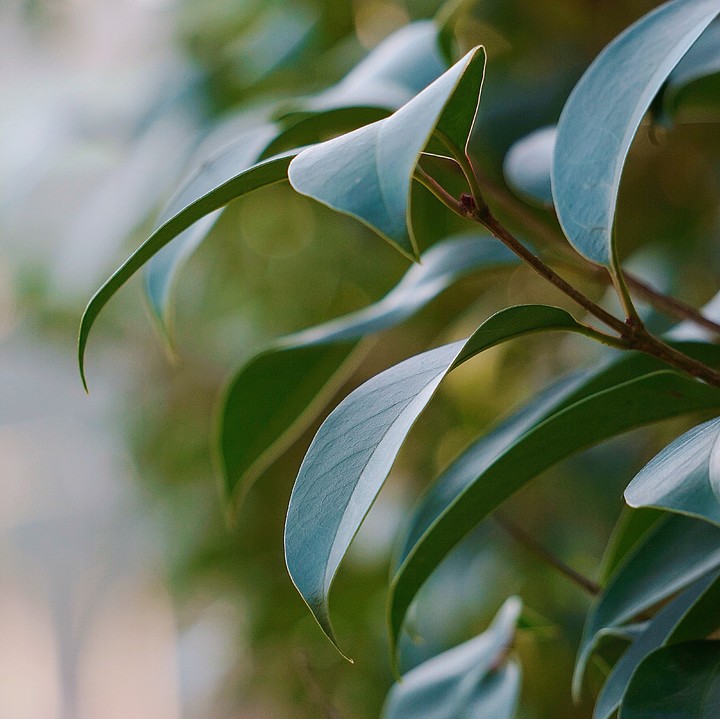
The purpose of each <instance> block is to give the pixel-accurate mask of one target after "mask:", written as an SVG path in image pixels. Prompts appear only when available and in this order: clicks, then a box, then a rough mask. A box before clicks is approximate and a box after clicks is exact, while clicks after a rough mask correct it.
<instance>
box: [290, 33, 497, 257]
mask: <svg viewBox="0 0 720 719" xmlns="http://www.w3.org/2000/svg"><path fill="white" fill-rule="evenodd" d="M484 70H485V51H484V50H483V48H480V47H478V48H475V49H474V50H472V51H470V52H469V53H468V54H467V55H466V56H465V57H464V58H463V59H462V60H461V61H460V62H458V63H456V64H455V65H453V67H451V68H450V69H449V70H448V71H447V72H445V73H444V74H443V75H441V76H440V77H439V78H438V79H437V80H435V82H433V83H432V84H431V85H429V86H428V87H426V88H425V89H424V90H423V91H422V92H421V93H420V94H419V95H417V96H416V97H414V98H413V99H412V100H410V102H408V103H407V104H406V105H403V107H401V108H400V109H399V110H398V111H397V112H395V113H394V114H392V115H391V116H390V117H388V118H386V119H384V120H379V121H378V122H374V123H372V124H371V125H366V126H365V127H361V128H360V129H358V130H355V131H353V132H350V133H348V134H347V135H341V136H340V137H336V138H334V139H333V140H329V141H327V142H323V143H321V144H319V145H315V146H313V147H310V148H308V149H306V150H304V151H303V152H301V153H300V154H299V155H298V156H297V157H296V158H295V159H294V160H293V161H292V163H291V164H290V169H289V172H288V177H289V179H290V183H291V184H292V186H293V187H294V188H295V189H296V190H297V191H298V192H300V193H301V194H303V195H308V196H309V197H312V198H314V199H315V200H317V201H318V202H322V203H323V204H325V205H327V206H328V207H330V208H332V209H334V210H337V211H339V212H343V213H345V214H347V215H350V216H351V217H355V218H356V219H358V220H360V221H361V222H363V223H364V224H366V225H367V226H368V227H370V228H371V229H373V230H374V231H375V232H377V233H378V234H379V235H380V236H381V237H383V238H384V239H386V240H387V241H388V242H390V243H391V244H392V245H394V246H395V247H397V248H398V249H399V250H400V251H401V252H402V253H403V254H405V255H407V256H409V257H410V258H412V259H414V258H415V257H416V256H417V248H416V244H415V241H414V238H413V235H412V228H411V226H410V222H409V211H410V199H409V198H410V186H411V183H412V176H413V173H414V171H415V166H416V165H417V163H418V158H419V157H420V153H421V152H422V150H423V148H424V147H425V145H426V144H427V142H428V140H429V139H430V136H431V135H432V133H433V131H435V130H436V128H437V129H438V130H439V131H441V132H442V133H443V135H445V136H446V137H448V138H449V140H450V141H451V142H453V143H454V144H455V145H456V146H457V147H460V148H464V146H465V143H466V141H467V137H468V135H469V132H470V128H471V126H472V123H473V120H474V116H475V111H476V109H477V103H478V98H479V94H480V88H481V86H482V80H483V75H484Z"/></svg>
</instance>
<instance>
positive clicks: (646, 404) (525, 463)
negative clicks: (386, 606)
mask: <svg viewBox="0 0 720 719" xmlns="http://www.w3.org/2000/svg"><path fill="white" fill-rule="evenodd" d="M640 366H642V365H640ZM630 367H632V365H630V366H628V365H625V366H623V365H622V364H619V365H618V366H615V367H610V368H609V369H608V370H607V372H606V373H605V375H604V376H603V375H601V376H600V377H592V378H591V381H590V382H587V383H586V384H585V385H583V386H581V389H580V390H578V394H581V393H582V391H587V390H588V389H589V387H591V386H592V383H595V385H596V386H598V385H599V386H602V384H603V383H604V382H608V381H609V378H610V377H612V376H613V374H614V375H616V376H622V374H623V373H624V372H625V371H627V370H628V369H630ZM563 399H564V400H565V398H563ZM565 401H567V400H565ZM713 406H715V407H717V406H720V391H718V390H716V389H713V388H709V387H707V386H706V385H703V384H700V383H698V382H695V381H693V380H690V379H687V378H685V377H681V376H680V375H677V374H675V373H674V372H666V371H661V372H655V373H652V374H649V375H645V376H642V377H639V378H637V379H634V380H630V381H629V382H625V383H621V384H615V385H613V386H611V387H610V388H609V389H604V390H602V391H597V393H596V394H591V395H590V396H587V397H584V398H582V399H580V400H579V401H576V402H575V403H574V404H571V405H570V406H566V407H564V408H563V409H561V410H560V411H555V413H554V414H551V415H550V416H549V417H547V418H546V419H544V420H543V421H541V422H540V423H539V424H536V425H535V426H532V427H531V428H530V429H528V430H527V431H526V432H524V433H518V432H517V430H516V429H515V427H513V426H512V423H513V422H514V421H516V420H515V419H513V420H511V421H510V424H509V426H508V425H506V427H508V431H507V434H506V433H505V432H504V431H503V430H501V431H500V432H499V433H498V434H497V435H496V436H491V437H490V439H489V440H488V441H487V442H486V441H485V440H484V438H483V439H482V440H480V441H479V442H478V443H476V445H474V446H472V447H471V448H470V450H468V451H466V452H465V453H464V454H463V455H461V457H460V459H459V460H457V461H456V462H455V463H454V464H453V465H451V468H450V469H449V470H447V471H446V472H445V473H444V475H443V476H441V478H440V479H439V480H438V484H439V486H440V489H439V490H438V489H435V488H433V489H431V494H430V500H429V501H428V500H426V501H425V502H424V503H423V505H422V506H421V508H420V510H419V511H418V513H417V514H416V520H415V521H416V525H417V527H416V528H415V529H414V530H411V531H412V532H413V534H414V537H415V536H416V537H417V539H416V540H415V541H414V542H410V543H408V545H409V544H412V549H410V550H409V551H407V556H406V557H405V558H404V561H403V563H402V565H401V566H400V568H399V569H398V570H397V572H396V573H395V576H394V578H393V581H392V584H391V590H390V626H391V640H392V642H393V647H396V646H397V640H398V638H399V636H400V631H401V629H402V624H403V621H404V618H405V615H406V613H407V611H408V608H409V606H410V603H411V602H412V600H413V599H414V597H415V595H416V594H417V592H418V591H419V589H420V587H421V586H422V585H423V583H424V582H425V580H426V579H427V578H428V577H429V576H430V574H432V572H433V571H434V569H435V568H436V567H437V566H438V565H439V564H440V562H441V561H442V560H443V559H444V558H445V557H446V556H447V555H448V554H449V553H450V551H451V550H452V549H453V548H454V547H455V546H456V545H457V543H458V542H459V541H460V540H461V539H462V538H463V537H464V536H465V535H466V534H467V533H468V532H469V531H470V530H471V529H472V528H473V527H475V526H476V525H477V524H478V523H479V522H480V520H482V519H483V518H484V517H486V516H487V515H488V514H489V513H490V512H492V511H493V510H494V509H496V508H497V507H498V506H499V505H500V504H501V503H502V502H503V501H504V500H505V499H507V498H508V497H510V496H511V495H512V494H513V493H514V492H515V491H517V490H518V489H520V488H521V487H522V486H523V485H524V484H525V483H526V482H528V481H529V480H531V479H533V478H534V477H536V476H537V475H538V474H540V472H542V471H544V470H545V469H548V468H549V467H551V466H552V465H554V464H556V463H557V462H559V461H560V460H562V459H564V458H566V457H569V456H570V455H572V454H574V453H575V452H578V451H580V450H581V449H584V448H586V447H589V446H592V445H594V444H597V443H599V442H602V441H603V440H606V439H609V438H610V437H614V436H616V435H618V434H622V433H623V432H626V431H628V430H630V429H633V428H635V427H639V426H641V425H643V424H649V423H651V422H657V421H659V420H661V419H665V418H668V417H673V416H676V415H679V414H683V413H686V412H690V411H693V410H698V409H707V408H710V407H713ZM533 411H535V410H533ZM540 414H541V416H542V413H541V412H540ZM519 421H520V425H521V429H524V427H523V426H522V425H523V420H522V419H520V420H519ZM503 429H504V428H503ZM518 434H520V436H518ZM414 537H413V539H414Z"/></svg>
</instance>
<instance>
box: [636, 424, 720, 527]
mask: <svg viewBox="0 0 720 719" xmlns="http://www.w3.org/2000/svg"><path fill="white" fill-rule="evenodd" d="M719 438H720V419H713V420H710V421H709V422H704V423H703V424H701V425H698V426H697V427H694V428H693V429H691V430H689V431H688V432H686V433H685V434H683V435H682V436H680V437H678V438H677V439H676V440H674V441H673V442H671V443H670V444H669V445H668V446H667V447H665V448H664V449H663V450H662V451H661V452H660V453H659V454H658V455H656V456H655V457H654V458H653V459H651V460H650V462H648V464H646V465H645V466H644V467H643V468H642V469H641V470H640V472H638V474H637V475H636V476H635V478H634V479H633V480H632V482H630V484H629V485H628V486H627V488H626V489H625V501H626V502H627V503H628V504H629V505H630V506H631V507H657V508H658V509H668V510H670V511H672V512H680V513H681V514H688V515H691V516H695V517H699V518H701V519H707V520H708V521H710V522H713V523H714V524H718V525H720V500H719V499H718V493H717V485H718V477H717V474H718V471H719V470H720V467H719V466H718V463H717V461H718V458H717V445H718V439H719ZM713 454H714V456H715V459H714V461H713Z"/></svg>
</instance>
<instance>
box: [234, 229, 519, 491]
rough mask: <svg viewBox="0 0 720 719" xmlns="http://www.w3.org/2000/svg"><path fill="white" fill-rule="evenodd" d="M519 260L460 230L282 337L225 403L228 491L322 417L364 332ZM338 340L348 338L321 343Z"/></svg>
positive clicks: (237, 381)
mask: <svg viewBox="0 0 720 719" xmlns="http://www.w3.org/2000/svg"><path fill="white" fill-rule="evenodd" d="M517 261H518V260H517V258H516V257H515V255H514V254H513V253H512V252H510V251H509V250H508V249H507V248H506V247H505V246H504V245H502V244H500V243H499V242H497V241H495V240H492V239H490V238H488V237H483V236H482V235H478V234H467V235H460V236H456V237H454V238H451V239H448V240H445V241H443V242H440V243H438V244H437V245H434V246H433V247H431V248H430V249H429V250H428V251H427V252H425V253H424V254H423V256H422V260H421V263H419V264H414V265H412V266H411V267H410V269H409V270H408V272H407V273H406V274H405V276H404V277H403V278H402V280H401V281H400V282H399V283H398V285H397V286H396V287H395V288H394V289H392V290H391V291H390V292H389V293H388V294H387V295H385V297H383V298H382V299H381V300H380V301H378V302H376V303H375V304H372V305H370V306H369V307H366V308H364V309H362V310H359V311H357V312H352V313H350V314H348V315H345V316H343V317H339V318H337V319H334V320H331V321H329V322H326V323H324V324H322V325H319V326H317V327H313V328H311V329H307V330H303V331H301V332H298V333H296V334H292V335H289V336H287V337H283V338H281V339H279V340H278V341H277V342H275V343H274V344H273V345H272V346H271V347H269V348H268V349H267V350H265V351H264V352H262V353H261V354H259V355H257V356H255V357H253V358H252V359H251V360H250V361H249V362H248V363H246V364H245V365H244V366H243V367H242V368H241V369H240V370H239V372H238V373H237V374H236V375H235V377H234V378H233V380H232V382H231V384H230V386H229V389H228V391H227V395H226V398H225V401H224V403H223V409H222V416H221V420H220V453H221V462H222V467H223V476H224V486H225V494H226V497H227V498H228V499H232V498H235V499H237V500H239V499H241V497H242V495H244V493H245V492H246V491H247V489H248V488H249V487H250V485H251V484H252V482H253V481H254V480H255V479H256V478H257V477H258V476H259V475H260V474H261V473H262V472H263V471H264V470H265V469H266V468H267V467H268V466H269V465H270V464H271V463H272V462H273V461H274V459H276V458H277V456H278V454H279V452H281V451H282V450H283V449H284V448H286V447H287V446H288V444H289V443H290V442H292V441H293V440H294V439H295V438H297V436H298V434H299V432H301V431H302V430H303V429H304V428H305V427H306V426H307V423H308V422H310V421H311V420H312V419H313V418H314V417H315V416H316V415H317V412H318V411H320V409H321V408H322V407H323V406H324V403H325V401H326V400H327V399H328V396H329V395H331V394H332V393H333V392H334V391H335V390H336V389H337V385H338V383H339V381H341V380H342V378H344V377H345V376H346V374H347V372H346V369H352V367H354V362H350V363H348V362H347V359H348V357H349V356H350V354H351V352H352V350H353V348H354V347H355V343H356V342H357V341H358V340H359V339H360V338H362V337H365V336H366V335H369V334H373V333H376V332H380V331H381V330H384V329H387V328H389V327H393V326H395V325H397V324H399V323H400V322H402V321H404V320H405V319H407V318H408V317H411V316H412V315H413V314H415V313H416V312H418V311H419V310H420V309H422V308H423V307H424V306H425V305H427V303H428V302H430V301H431V300H432V299H433V298H435V297H437V295H439V294H440V293H441V292H442V291H443V290H445V289H446V288H447V287H448V286H450V285H451V284H452V283H453V282H455V281H456V280H458V279H460V278H461V277H463V276H464V275H466V274H469V273H471V272H473V271H476V270H478V269H481V268H492V267H499V266H503V265H514V264H516V263H517ZM335 343H346V344H345V346H344V347H343V348H327V347H324V346H326V345H329V344H335ZM258 412H260V413H261V415H262V416H260V415H259V414H258Z"/></svg>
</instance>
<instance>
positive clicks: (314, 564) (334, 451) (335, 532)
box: [285, 305, 586, 643]
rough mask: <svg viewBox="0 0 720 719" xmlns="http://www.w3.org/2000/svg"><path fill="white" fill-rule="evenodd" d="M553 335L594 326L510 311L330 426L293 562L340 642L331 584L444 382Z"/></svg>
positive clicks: (313, 452) (524, 309)
mask: <svg viewBox="0 0 720 719" xmlns="http://www.w3.org/2000/svg"><path fill="white" fill-rule="evenodd" d="M548 330H565V331H571V332H580V333H584V332H585V331H586V328H584V327H583V326H582V325H580V324H578V323H577V322H576V321H575V320H574V319H573V318H572V316H571V315H569V314H568V313H567V312H566V311H565V310H562V309H559V308H557V307H546V306H544V305H525V306H519V307H510V308H508V309H506V310H502V311H501V312H498V313H497V314H495V315H493V316H492V317H490V318H489V319H488V320H486V321H485V322H484V323H483V324H482V325H480V327H479V328H478V329H477V330H476V331H475V333H474V334H473V335H472V337H470V338H469V339H468V340H466V341H461V342H454V343H452V344H449V345H444V346H442V347H438V348H436V349H434V350H430V351H429V352H424V353H423V354H420V355H417V356H415V357H411V358H410V359H408V360H405V361H404V362H401V363H400V364H398V365H395V366H394V367H391V368H390V369H388V370H385V371H384V372H382V373H380V374H379V375H377V376H375V377H373V378H372V379H370V380H369V381H367V382H366V383H365V384H363V385H362V386H360V387H359V388H358V389H356V390H355V391H354V392H352V393H351V394H350V395H348V396H347V397H346V398H345V399H344V400H343V401H342V402H341V403H340V404H339V405H338V406H337V407H336V408H335V410H333V412H332V413H331V414H330V415H329V417H328V418H327V419H326V420H325V422H324V423H323V424H322V426H321V427H320V429H319V430H318V432H317V434H316V435H315V438H314V439H313V441H312V444H311V445H310V448H309V449H308V451H307V454H306V455H305V459H304V460H303V463H302V466H301V467H300V471H299V473H298V477H297V479H296V481H295V486H294V488H293V491H292V496H291V498H290V506H289V509H288V515H287V521H286V524H285V558H286V561H287V566H288V570H289V572H290V576H291V578H292V580H293V582H294V584H295V586H296V587H297V589H298V591H299V592H300V594H301V595H302V597H303V599H304V600H305V601H306V603H307V605H308V607H309V608H310V610H311V611H312V613H313V615H314V616H315V618H316V619H317V621H318V623H319V624H320V626H321V627H322V629H323V631H324V632H325V633H326V634H327V636H328V637H329V638H330V639H331V641H333V643H336V642H335V639H334V636H333V632H332V627H331V625H330V615H329V610H328V593H329V590H330V585H331V584H332V581H333V578H334V577H335V573H336V572H337V569H338V567H339V565H340V562H341V560H342V558H343V556H344V555H345V552H346V551H347V549H348V547H349V546H350V543H351V541H352V539H353V537H354V536H355V533H356V532H357V530H358V528H359V527H360V524H361V523H362V521H363V519H364V518H365V515H366V514H367V512H368V511H369V510H370V507H371V506H372V504H373V502H374V501H375V498H376V496H377V494H378V492H379V491H380V488H381V487H382V484H383V482H384V481H385V478H386V477H387V475H388V473H389V472H390V468H391V467H392V465H393V463H394V461H395V457H396V456H397V454H398V452H399V451H400V447H401V446H402V444H403V442H404V441H405V437H406V436H407V434H408V432H409V431H410V429H411V427H412V425H413V424H414V423H415V420H416V419H417V418H418V416H419V415H420V413H421V412H422V411H423V409H424V408H425V406H426V405H427V403H428V402H429V401H430V399H431V398H432V396H433V394H434V393H435V390H436V389H437V387H438V386H439V384H440V382H441V381H442V379H443V378H444V377H445V375H446V374H447V373H448V372H449V371H450V370H451V369H453V368H454V367H457V366H459V365H460V364H462V363H463V362H465V361H467V360H469V359H470V358H471V357H474V356H475V355H477V354H479V353H480V352H482V351H483V350H485V349H489V348H490V347H494V346H495V345H497V344H500V343H501V342H505V341H507V340H510V339H512V338H514V337H519V336H521V335H525V334H529V333H532V332H540V331H548Z"/></svg>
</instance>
